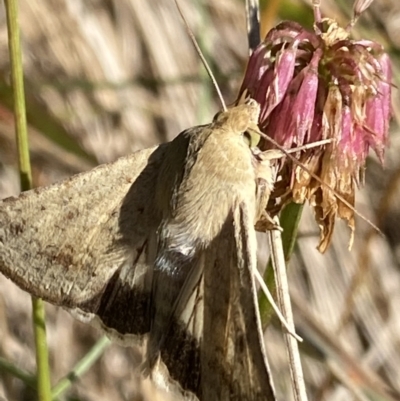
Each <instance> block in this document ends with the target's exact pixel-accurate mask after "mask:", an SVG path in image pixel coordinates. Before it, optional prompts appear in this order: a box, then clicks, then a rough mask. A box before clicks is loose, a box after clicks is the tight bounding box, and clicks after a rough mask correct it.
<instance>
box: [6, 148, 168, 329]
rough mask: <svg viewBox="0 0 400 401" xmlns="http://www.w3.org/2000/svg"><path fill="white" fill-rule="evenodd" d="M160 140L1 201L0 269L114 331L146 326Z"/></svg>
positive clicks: (39, 294)
mask: <svg viewBox="0 0 400 401" xmlns="http://www.w3.org/2000/svg"><path fill="white" fill-rule="evenodd" d="M166 146H167V145H162V146H159V147H158V148H156V149H154V148H153V149H147V150H143V151H139V152H136V153H134V154H133V155H130V156H128V157H124V158H121V159H119V160H117V161H116V162H114V163H111V164H105V165H102V166H99V167H97V168H95V169H94V170H92V171H89V172H86V173H82V174H79V175H76V176H74V177H72V178H70V179H68V180H66V181H63V182H61V183H58V184H55V185H52V186H50V187H47V188H38V189H35V190H32V191H28V192H26V193H23V194H21V195H20V196H19V197H18V198H8V199H6V200H3V201H1V202H0V271H1V272H2V273H3V274H4V275H5V276H7V277H8V278H10V279H11V280H12V281H14V282H15V283H16V284H17V285H18V286H20V287H21V288H22V289H23V290H25V291H27V292H29V293H31V294H32V295H34V296H36V297H40V298H43V299H45V300H47V301H49V302H51V303H54V304H56V305H61V306H64V307H68V308H78V309H80V310H82V311H84V312H85V313H88V314H89V317H90V314H91V313H96V314H98V315H99V317H100V319H101V320H102V322H103V323H104V324H105V325H107V326H109V327H110V328H111V329H115V330H117V331H118V332H119V333H121V334H125V333H132V334H136V333H142V332H147V331H148V330H149V324H150V323H149V316H148V315H149V314H148V302H149V296H150V292H151V266H152V264H153V260H154V257H155V248H156V245H155V241H156V239H155V230H156V227H157V225H158V223H159V221H158V217H157V216H156V215H155V212H154V208H153V206H154V205H153V202H154V182H155V181H156V179H157V174H158V169H159V166H160V163H161V160H162V158H163V155H164V153H165V148H166ZM126 305H129V308H128V307H127V306H126Z"/></svg>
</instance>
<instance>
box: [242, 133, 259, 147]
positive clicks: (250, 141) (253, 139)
mask: <svg viewBox="0 0 400 401" xmlns="http://www.w3.org/2000/svg"><path fill="white" fill-rule="evenodd" d="M243 140H244V141H245V142H246V144H247V145H248V146H249V148H255V147H256V146H257V145H258V143H259V142H260V135H258V134H257V133H256V132H254V131H253V130H251V131H245V132H243Z"/></svg>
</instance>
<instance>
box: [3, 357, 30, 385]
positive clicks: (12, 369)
mask: <svg viewBox="0 0 400 401" xmlns="http://www.w3.org/2000/svg"><path fill="white" fill-rule="evenodd" d="M0 372H4V373H8V374H10V375H12V376H14V377H17V378H18V379H20V380H22V381H23V382H24V383H25V384H26V385H27V386H29V387H31V388H32V389H36V377H35V376H33V375H31V374H29V373H27V372H24V371H23V370H21V369H19V368H17V367H16V366H15V365H14V364H12V363H11V362H8V361H7V359H4V358H1V357H0Z"/></svg>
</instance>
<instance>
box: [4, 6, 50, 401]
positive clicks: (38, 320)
mask: <svg viewBox="0 0 400 401" xmlns="http://www.w3.org/2000/svg"><path fill="white" fill-rule="evenodd" d="M5 6H6V13H7V29H8V47H9V53H10V61H11V79H12V85H13V93H14V115H15V130H16V138H17V147H18V161H19V169H20V181H21V190H22V191H26V190H28V189H31V188H32V173H31V166H30V158H29V144H28V135H27V124H26V110H25V96H24V81H23V68H22V53H21V43H20V34H19V26H18V0H5ZM32 309H33V322H34V324H33V326H34V334H35V345H36V364H37V378H38V383H37V387H38V396H39V400H40V401H51V386H50V370H49V362H48V348H47V344H46V326H45V318H44V306H43V302H42V301H41V300H39V299H35V298H32Z"/></svg>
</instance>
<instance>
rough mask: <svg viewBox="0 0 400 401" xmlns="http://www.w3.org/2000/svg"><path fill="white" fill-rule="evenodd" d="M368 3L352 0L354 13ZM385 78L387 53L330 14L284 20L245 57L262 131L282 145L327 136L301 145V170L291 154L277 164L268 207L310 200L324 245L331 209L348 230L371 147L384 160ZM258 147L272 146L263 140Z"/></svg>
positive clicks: (246, 88)
mask: <svg viewBox="0 0 400 401" xmlns="http://www.w3.org/2000/svg"><path fill="white" fill-rule="evenodd" d="M370 3H371V2H370V1H357V2H356V4H355V9H354V10H355V17H356V16H358V14H359V13H360V12H362V11H363V10H364V9H365V8H366V7H367V6H368V5H369V4H370ZM350 25H351V24H350ZM350 25H349V26H350ZM391 78H392V73H391V65H390V60H389V57H388V56H387V54H386V53H385V52H384V50H383V48H382V46H381V45H379V44H377V43H375V42H373V41H369V40H358V41H356V40H352V39H351V38H350V37H349V33H348V30H347V29H343V28H341V27H340V26H338V24H337V23H336V22H335V21H333V20H330V19H322V20H320V21H317V23H316V25H315V31H314V32H310V31H307V30H306V29H304V28H303V27H302V26H301V25H299V24H297V23H294V22H282V23H281V24H279V25H278V26H276V27H275V28H274V29H272V30H271V31H270V32H269V33H268V34H267V36H266V38H265V40H264V41H263V42H262V43H261V44H260V45H259V46H258V48H257V49H256V50H255V51H254V53H253V54H252V55H251V57H250V60H249V63H248V66H247V70H246V74H245V77H244V81H243V84H242V87H241V90H240V96H243V94H244V93H246V94H247V95H249V96H251V97H252V98H254V99H255V100H257V101H258V102H259V103H260V104H261V114H260V120H259V126H260V128H261V130H262V131H263V132H264V133H265V134H267V135H268V136H269V137H271V138H273V139H274V140H275V141H276V142H278V143H279V144H280V145H281V146H283V147H285V148H286V149H289V148H296V147H299V146H302V145H305V144H310V143H313V142H315V141H319V140H322V139H331V143H330V144H328V145H326V146H324V148H321V147H320V148H314V149H309V150H306V151H302V152H299V155H298V159H299V161H300V162H301V163H303V164H304V165H305V166H306V170H305V169H302V168H301V167H299V166H297V165H293V163H291V161H290V160H287V161H286V162H285V164H284V165H283V166H281V170H280V175H281V178H282V180H281V181H280V182H279V185H278V187H277V191H279V198H278V196H277V195H276V198H275V204H274V205H273V206H272V208H271V210H270V212H271V211H275V212H276V211H279V210H280V208H281V207H282V206H283V204H284V203H286V202H287V201H290V200H293V201H295V202H298V203H303V202H304V201H305V200H309V201H310V203H311V204H312V205H313V206H314V208H315V212H316V220H317V222H318V224H319V226H320V228H321V238H320V244H319V249H320V251H322V252H323V251H325V250H326V248H327V246H328V245H329V242H330V239H331V236H332V233H333V228H334V223H335V219H336V216H338V217H339V218H342V219H345V220H346V221H347V223H348V225H349V227H350V228H351V230H352V233H353V232H354V211H353V209H352V207H354V197H355V195H354V192H355V187H356V186H359V185H362V184H363V172H364V167H365V160H366V157H367V155H368V152H369V149H370V148H372V149H373V150H374V151H375V152H376V154H377V155H378V157H379V159H380V160H381V162H382V161H383V157H384V152H385V146H386V144H387V139H388V130H389V120H390V117H391ZM262 146H263V149H268V148H271V147H273V146H272V145H271V144H270V143H267V142H264V143H263V144H262ZM307 170H308V171H307ZM310 171H311V172H312V173H313V174H312V175H315V176H317V177H319V180H317V179H315V177H313V176H312V175H310V174H309V172H310ZM320 181H322V182H324V183H325V184H327V185H323V184H321V182H320ZM328 186H329V188H331V189H333V190H334V191H335V192H336V194H338V195H339V197H341V198H342V199H344V200H345V201H346V202H343V201H341V200H339V199H338V197H337V196H335V194H334V192H333V191H332V190H331V189H329V188H328ZM284 193H286V196H282V194H284ZM349 205H350V206H349Z"/></svg>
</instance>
